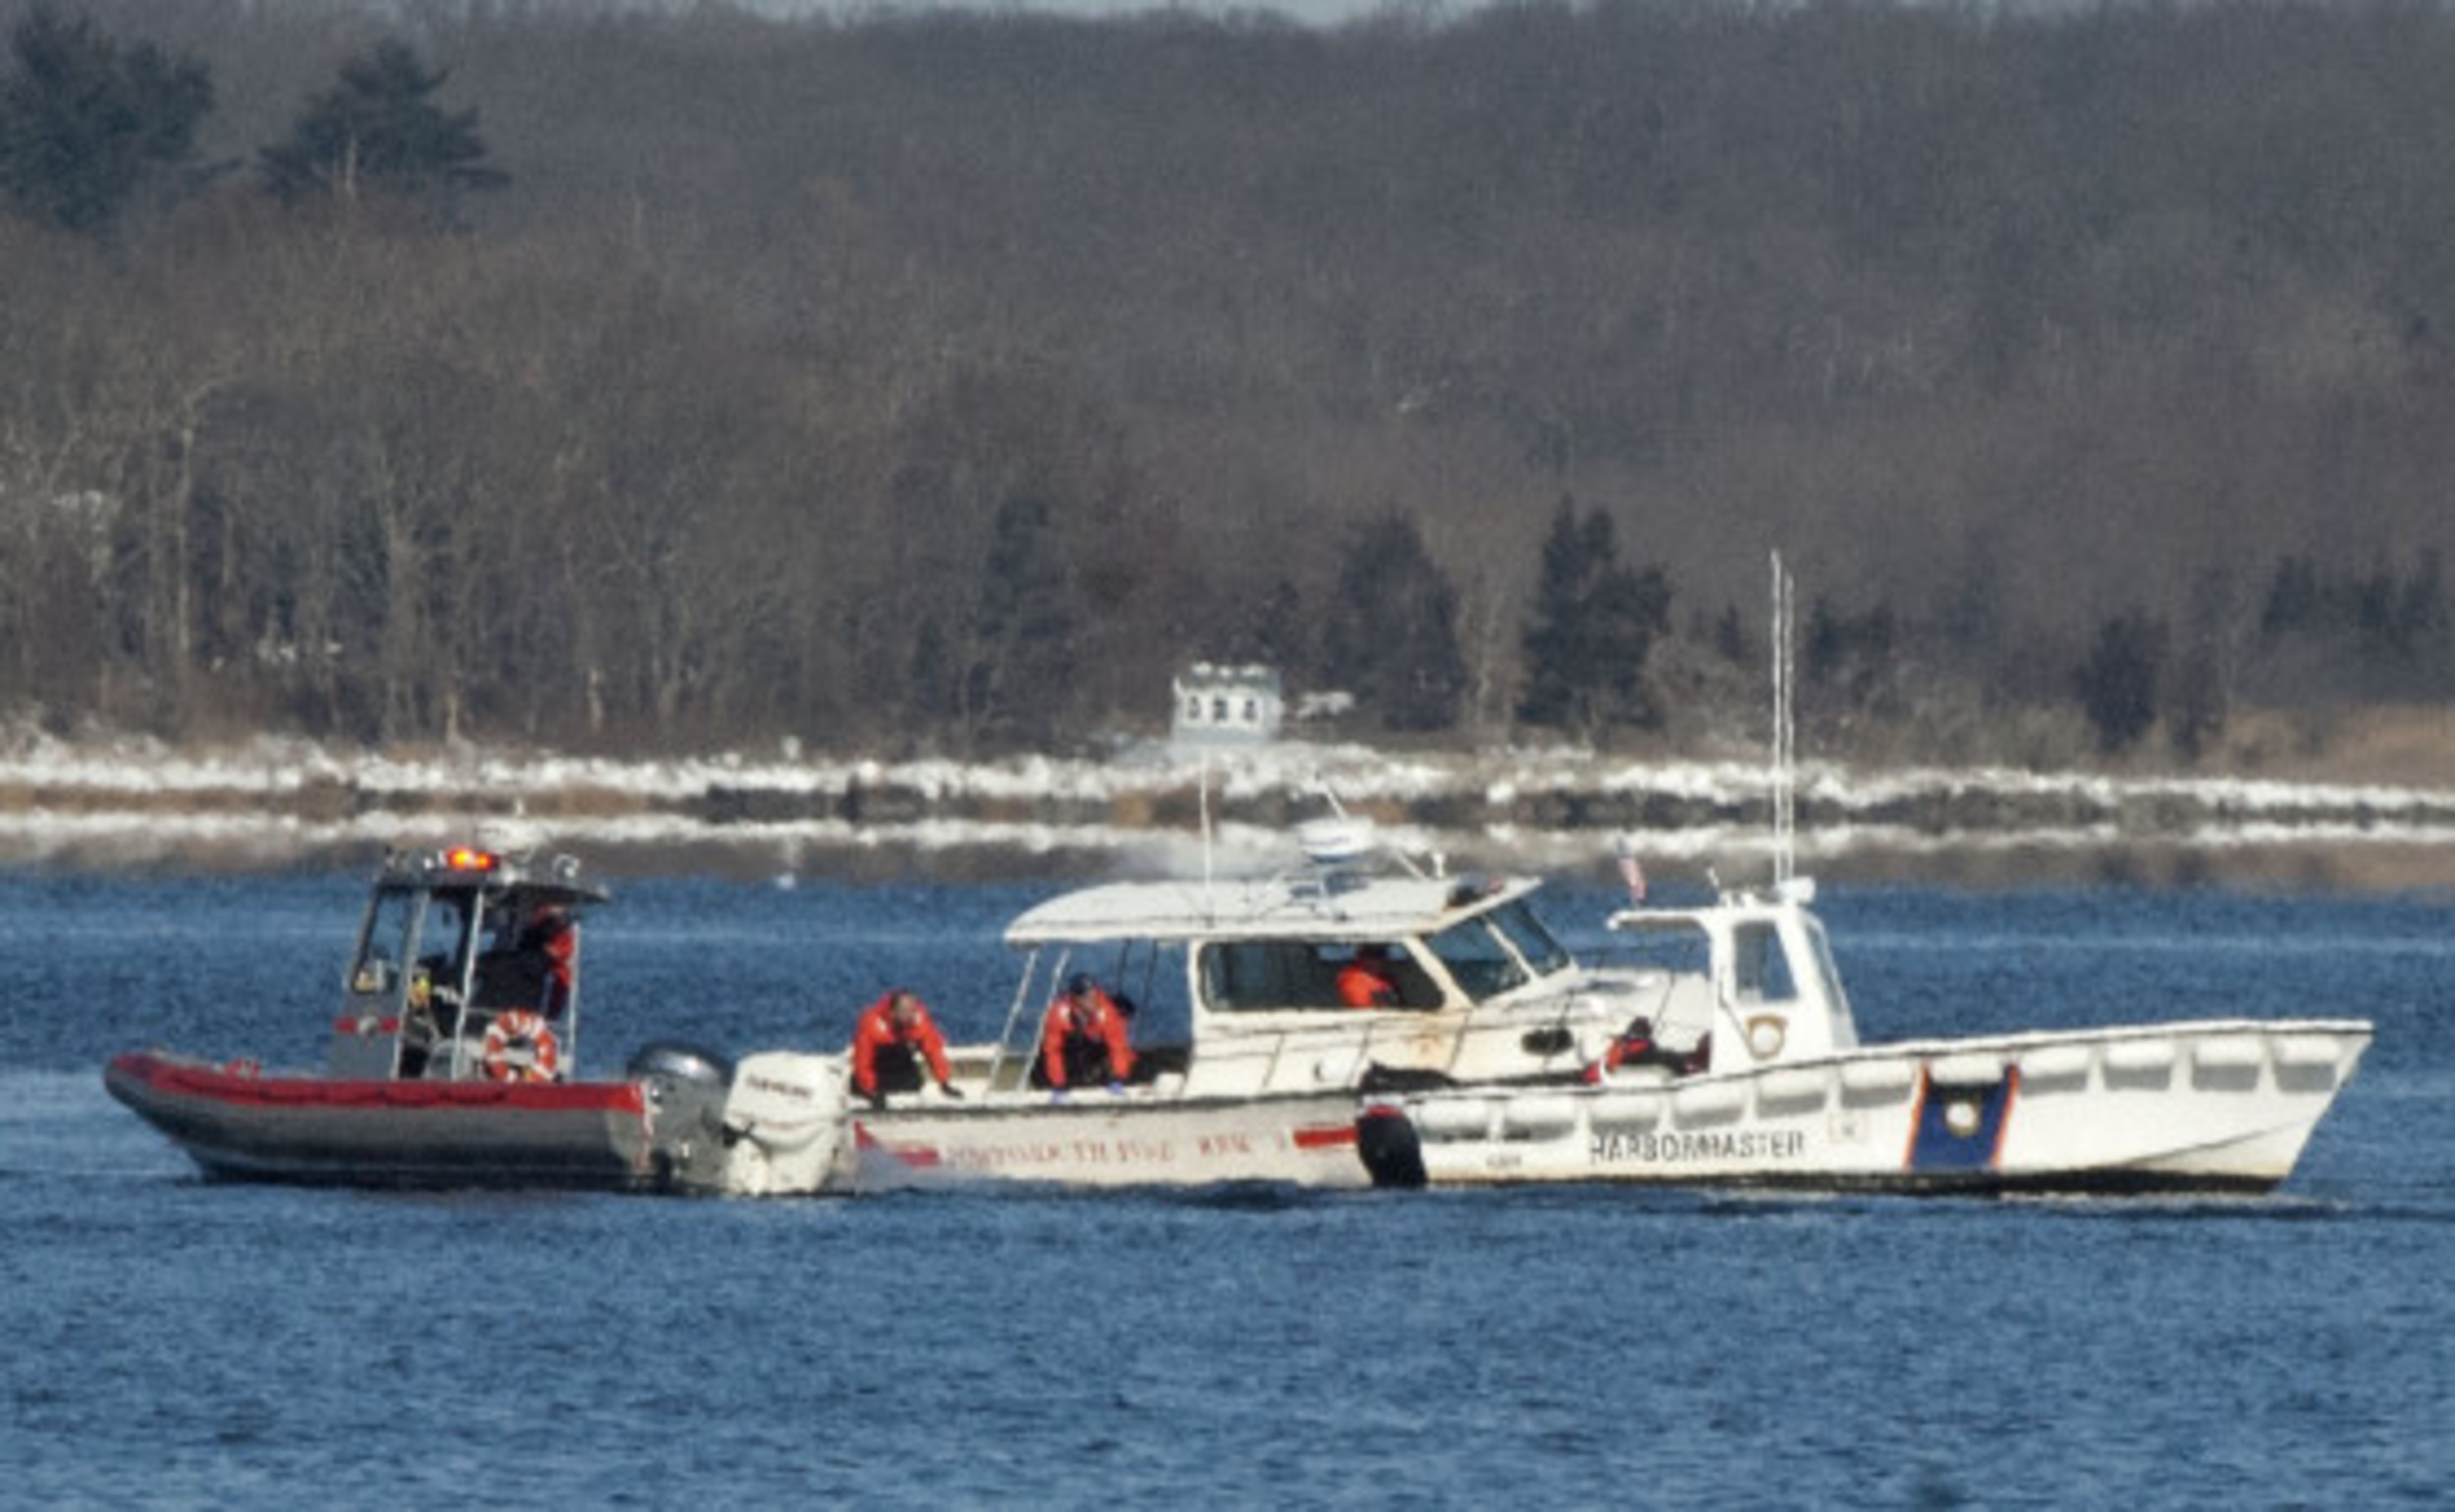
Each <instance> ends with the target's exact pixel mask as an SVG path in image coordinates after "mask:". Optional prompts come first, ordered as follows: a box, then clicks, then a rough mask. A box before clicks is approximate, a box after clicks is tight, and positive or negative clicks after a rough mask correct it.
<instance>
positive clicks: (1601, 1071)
mask: <svg viewBox="0 0 2455 1512" xmlns="http://www.w3.org/2000/svg"><path fill="white" fill-rule="evenodd" d="M1689 1058H1690V1057H1689V1056H1687V1055H1685V1054H1682V1053H1679V1052H1678V1051H1675V1050H1672V1049H1671V1048H1670V1047H1669V1046H1667V1045H1664V1044H1663V1043H1662V1042H1661V1041H1660V1040H1657V1039H1655V1038H1654V1020H1652V1019H1650V1018H1648V1017H1646V1016H1645V1015H1644V1014H1642V1013H1640V1014H1638V1015H1637V1016H1636V1017H1634V1018H1632V1019H1630V1020H1628V1027H1627V1028H1625V1029H1623V1030H1621V1031H1620V1032H1619V1038H1618V1039H1616V1040H1613V1041H1612V1042H1611V1043H1610V1047H1609V1049H1608V1050H1606V1051H1604V1052H1603V1058H1602V1059H1600V1060H1597V1061H1596V1062H1594V1064H1592V1065H1590V1066H1588V1067H1586V1080H1587V1081H1590V1082H1599V1081H1601V1080H1603V1079H1604V1078H1605V1077H1607V1076H1609V1075H1610V1074H1611V1073H1612V1072H1613V1071H1616V1070H1618V1069H1619V1068H1620V1067H1621V1066H1624V1065H1659V1066H1667V1067H1669V1068H1670V1069H1671V1070H1672V1071H1673V1072H1684V1071H1686V1070H1689V1069H1691V1067H1689V1065H1688V1060H1689Z"/></svg>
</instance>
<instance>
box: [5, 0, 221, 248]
mask: <svg viewBox="0 0 2455 1512" xmlns="http://www.w3.org/2000/svg"><path fill="white" fill-rule="evenodd" d="M10 47H11V50H12V51H13V52H14V53H15V55H16V58H17V71H16V73H15V74H14V75H12V76H11V77H10V78H9V79H8V80H7V81H6V82H5V83H0V189H5V191H6V192H7V194H8V197H9V200H10V202H11V203H12V204H13V205H15V206H16V207H17V210H18V212H19V213H20V214H22V215H24V216H26V217H27V218H28V219H31V220H35V221H40V222H44V223H46V224H49V225H52V226H56V227H59V228H60V229H62V230H65V231H72V232H78V233H81V234H85V235H94V234H100V233H104V232H108V231H110V230H111V229H112V228H113V227H114V226H115V225H116V224H117V223H118V221H119V217H120V213H121V211H122V210H123V209H125V208H126V206H127V204H128V202H129V200H130V198H131V197H133V196H134V195H135V194H136V190H137V189H138V188H139V187H141V186H142V185H143V183H144V182H145V180H146V178H147V176H148V175H149V174H152V173H154V172H156V171H157V170H164V169H172V168H176V167H179V166H180V165H182V164H185V163H187V162H188V161H189V160H190V158H191V153H192V151H193V148H194V142H195V133H196V123H197V122H199V121H201V120H203V119H204V116H205V113H206V112H207V111H209V110H211V109H212V108H213V81H212V76H211V75H210V74H209V73H208V72H207V71H206V69H205V67H204V65H203V64H201V63H198V62H196V61H195V60H193V59H191V58H172V57H170V56H168V55H167V54H165V53H163V52H162V51H161V49H159V48H157V47H155V46H153V45H152V44H151V43H149V42H137V43H134V44H131V45H128V46H122V45H121V44H120V43H118V42H115V41H113V40H111V38H109V37H107V36H105V35H103V34H102V33H101V32H100V31H98V30H96V29H95V27H94V25H93V23H92V22H91V21H89V20H87V19H85V18H83V17H80V18H78V19H77V20H75V21H70V22H64V21H62V20H60V19H59V17H57V16H56V15H54V14H53V13H52V12H51V10H50V9H49V8H48V7H41V8H37V9H36V10H34V11H33V12H32V13H31V14H30V15H28V16H27V18H26V20H25V21H24V22H22V23H20V24H19V26H18V27H17V30H16V31H15V32H13V33H12V34H11V36H10Z"/></svg>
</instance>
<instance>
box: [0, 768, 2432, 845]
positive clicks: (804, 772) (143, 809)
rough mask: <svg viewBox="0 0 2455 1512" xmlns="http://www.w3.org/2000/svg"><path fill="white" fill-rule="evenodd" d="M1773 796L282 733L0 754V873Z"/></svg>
mask: <svg viewBox="0 0 2455 1512" xmlns="http://www.w3.org/2000/svg"><path fill="white" fill-rule="evenodd" d="M1771 790H1772V786H1771V782H1770V779H1769V776H1768V774H1767V773H1766V772H1765V770H1764V769H1763V768H1762V767H1761V766H1753V765H1750V764H1748V763H1745V762H1727V763H1712V762H1684V761H1667V762H1642V761H1613V760H1607V759H1603V758H1598V757H1596V756H1594V755H1592V754H1590V753H1583V752H1576V751H1506V752H1482V753H1475V754H1471V755H1425V754H1418V753H1406V754H1391V753H1388V752H1380V751H1372V750H1366V749H1362V748H1358V747H1351V746H1341V747H1310V746H1281V747H1271V748H1255V749H1244V750H1234V751H1219V752H1211V753H1207V754H1193V755H1188V754H1184V753H1176V752H1169V751H1164V750H1163V751H1149V750H1145V751H1136V752H1126V753H1120V754H1119V755H1118V756H1117V757H1115V758H1112V759H1109V760H1097V761H1094V760H1058V759H1053V758H1027V759H1019V760H1013V761H1007V762H998V763H951V762H942V761H934V760H915V761H906V762H883V761H861V760H853V761H832V760H820V759H803V758H801V757H800V756H799V755H798V753H796V752H791V751H788V752H786V753H784V754H783V755H781V756H779V757H777V758H775V759H769V760H750V759H746V758H742V757H738V756H723V757H716V758H710V759H703V760H687V761H656V762H637V763H623V762H612V761H605V760H594V759H590V760H582V759H574V758H567V757H561V756H554V755H547V754H521V753H504V752H477V751H468V750H461V751H448V752H440V753H431V754H412V755H400V754H385V755H378V756H359V757H350V758H343V757H336V756H334V755H332V754H330V753H327V752H324V751H321V750H319V749H314V748H309V747H302V746H296V745H286V744H282V745H270V744H268V745H263V746H255V747H248V748H246V749H243V750H239V751H234V752H228V753H219V754H211V755H205V756H197V755H192V754H181V753H172V752H168V751H164V750H160V749H155V748H150V747H141V746H140V747H136V748H133V749H132V748H127V747H115V748H112V749H110V750H108V751H72V750H68V749H65V748H52V749H42V750H36V751H31V752H27V751H21V752H19V753H17V754H16V755H15V756H13V757H5V758H0V862H9V863H13V864H26V863H28V862H32V863H40V862H44V861H46V860H60V859H66V860H67V861H68V862H69V863H70V864H83V863H85V862H87V861H99V862H100V863H101V864H108V863H109V861H110V860H111V858H113V857H120V858H133V859H136V860H138V861H142V860H144V859H145V858H147V857H154V858H176V857H180V856H193V855H196V854H199V853H204V852H234V851H235V852H241V853H255V854H261V855H265V856H274V857H277V856H282V855H289V856H294V857H295V856H298V855H302V854H309V853H313V852H318V851H322V850H327V849H334V850H342V851H351V850H362V849H363V848H364V847H366V846H368V845H370V844H380V843H388V842H390V841H391V840H393V839H395V838H398V837H404V836H410V835H438V834H467V833H475V832H484V833H487V834H491V835H495V836H497V837H502V840H503V842H506V843H510V842H518V841H535V842H550V843H556V844H569V845H590V846H598V847H664V848H666V849H668V850H670V849H673V848H677V847H680V848H704V849H712V850H719V851H721V850H724V849H727V848H743V849H746V850H749V851H751V852H754V853H756V854H758V855H759V856H760V858H761V859H760V860H759V861H758V862H757V863H756V864H761V865H764V864H767V861H766V859H765V858H766V857H767V856H768V855H769V854H771V853H778V852H781V853H783V854H785V855H786V856H787V857H788V858H790V857H791V856H795V855H800V854H803V853H806V852H809V851H811V850H829V849H845V848H854V849H863V850H870V851H896V850H906V851H924V852H927V851H937V852H947V851H957V850H966V849H978V848H1009V849H1021V850H1024V851H1029V852H1036V853H1042V854H1045V853H1048V852H1052V851H1066V850H1086V851H1095V852H1097V851H1116V850H1118V849H1130V848H1134V847H1137V846H1144V847H1148V846H1153V845H1158V846H1180V845H1182V844H1184V843H1186V842H1187V841H1188V840H1189V839H1191V838H1192V837H1198V836H1200V835H1201V834H1203V833H1204V830H1205V827H1206V825H1207V827H1208V828H1209V830H1210V832H1211V833H1212V835H1213V836H1214V837H1215V839H1216V838H1219V837H1226V839H1227V843H1229V844H1230V845H1236V844H1242V845H1246V846H1255V847H1260V846H1266V845H1267V844H1268V843H1270V841H1271V837H1277V836H1281V835H1283V833H1284V832H1285V831H1286V830H1287V829H1288V828H1289V827H1291V826H1292V825H1294V824H1296V823H1297V822H1299V821H1301V820H1302V819H1304V818H1307V817H1311V816H1312V815H1315V814H1319V813H1321V812H1323V810H1324V808H1325V807H1326V806H1327V804H1328V802H1329V801H1331V800H1332V799H1334V798H1335V800H1336V801H1337V803H1339V804H1340V805H1343V806H1344V807H1345V808H1347V809H1348V810H1349V811H1351V812H1354V813H1358V814H1362V815H1366V816H1369V817H1371V818H1373V819H1374V820H1376V821H1378V822H1379V823H1381V824H1383V825H1385V826H1388V827H1391V828H1392V829H1393V830H1395V831H1397V832H1400V833H1401V834H1403V835H1405V836H1407V837H1409V838H1410V841H1411V842H1412V843H1415V844H1419V845H1423V846H1427V847H1434V848H1442V849H1445V850H1446V851H1447V852H1448V853H1450V854H1453V855H1461V856H1467V855H1476V854H1479V853H1494V854H1500V855H1506V856H1511V857H1514V856H1520V855H1531V856H1534V857H1535V858H1537V859H1546V858H1549V857H1552V856H1555V855H1560V854H1574V855H1586V854H1592V853H1595V852H1596V851H1597V850H1598V849H1600V848H1602V847H1605V846H1607V845H1608V844H1609V841H1610V839H1611V838H1612V837H1617V836H1619V835H1623V834H1625V835H1630V836H1633V837H1636V838H1637V840H1638V842H1639V843H1640V844H1641V845H1642V846H1644V847H1645V848H1646V849H1647V850H1648V851H1650V852H1654V853H1659V854H1663V855H1665V856H1669V857H1675V858H1687V859H1692V860H1704V859H1708V858H1712V857H1715V856H1720V855H1727V854H1734V853H1751V852H1761V851H1762V850H1763V849H1764V847H1765V845H1766V844H1767V835H1766V831H1767V824H1768V815H1769V813H1770V808H1771V803H1770V794H1771ZM1795 791H1796V799H1797V829H1798V834H1799V836H1800V837H1801V848H1802V850H1803V852H1804V853H1807V854H1809V855H1812V856H1818V857H1824V858H1846V857H1854V856H1857V857H1874V856H1882V855H1886V854H1893V855H1897V854H1922V853H1923V854H1933V853H1936V852H1938V851H1951V850H1959V851H1975V852H1989V851H1993V852H2002V851H2007V850H2039V849H2046V850H2057V849H2059V850H2066V851H2086V850H2093V849H2107V848H2113V849H2126V850H2133V851H2138V850H2144V849H2145V850H2156V849H2166V850H2175V851H2205V852H2235V853H2238V852H2247V851H2261V852H2265V851H2270V850H2274V849H2276V848H2279V847H2283V848H2292V847H2296V846H2302V847H2309V846H2328V847H2345V846H2353V847H2368V848H2382V847H2383V848H2393V849H2414V848H2420V849H2426V850H2435V849H2436V848H2438V847H2441V846H2449V845H2455V791H2445V790H2438V789H2430V788H2416V787H2399V786H2389V785H2377V784H2344V783H2283V782H2259V781H2244V780H2239V779H2230V778H2188V779H2184V778H2165V777H2134V778H2124V777H2112V776H2105V775H2097V774H2040V773H2029V772H2019V771H2013V770H2008V769H1913V770H1904V771H1896V772H1882V773H1875V772H1860V771H1855V770H1852V769H1849V768H1845V767H1841V766H1836V765H1829V764H1818V765H1811V766H1807V767H1804V768H1802V769H1801V770H1800V772H1799V773H1798V774H1797V777H1796V783H1795Z"/></svg>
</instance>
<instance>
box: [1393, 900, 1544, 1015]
mask: <svg viewBox="0 0 2455 1512" xmlns="http://www.w3.org/2000/svg"><path fill="white" fill-rule="evenodd" d="M1427 943H1428V944H1430V945H1431V946H1432V950H1433V953H1434V954H1435V955H1438V956H1440V957H1441V963H1442V964H1443V965H1445V966H1446V967H1447V968H1448V970H1449V975H1450V976H1451V977H1453V978H1455V979H1456V981H1457V985H1458V986H1459V987H1461V988H1463V989H1464V990H1465V992H1466V995H1467V996H1468V997H1469V998H1472V999H1475V1000H1476V1001H1478V1002H1480V1001H1482V1000H1483V999H1487V998H1496V997H1499V996H1500V994H1502V993H1506V992H1513V991H1515V990H1516V989H1518V988H1520V987H1523V986H1525V985H1526V984H1527V983H1528V982H1530V981H1534V980H1536V979H1537V978H1539V977H1548V976H1550V975H1552V974H1553V973H1555V972H1557V971H1560V970H1563V969H1564V968H1566V967H1567V966H1568V964H1569V955H1568V951H1567V950H1566V949H1564V948H1562V947H1561V945H1560V943H1559V942H1558V941H1556V940H1555V939H1553V938H1552V933H1551V931H1549V930H1547V929H1545V928H1544V927H1543V921H1542V920H1540V919H1537V918H1536V917H1535V916H1534V910H1533V909H1531V908H1529V907H1527V906H1526V902H1525V899H1523V898H1518V899H1516V900H1514V901H1511V902H1508V903H1504V904H1502V905H1501V906H1500V907H1498V908H1495V909H1493V910H1492V911H1491V912H1489V913H1480V914H1477V915H1475V917H1473V918H1471V919H1464V920H1461V921H1459V922H1458V923H1455V924H1452V925H1450V926H1449V927H1448V928H1447V929H1445V930H1443V931H1442V932H1441V933H1439V934H1437V935H1435V936H1433V937H1432V939H1431V940H1430V941H1429V942H1427Z"/></svg>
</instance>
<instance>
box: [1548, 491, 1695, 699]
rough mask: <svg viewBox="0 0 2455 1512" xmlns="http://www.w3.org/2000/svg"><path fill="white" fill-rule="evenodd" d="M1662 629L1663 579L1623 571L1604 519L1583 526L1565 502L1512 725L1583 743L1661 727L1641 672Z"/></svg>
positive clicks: (1651, 572)
mask: <svg viewBox="0 0 2455 1512" xmlns="http://www.w3.org/2000/svg"><path fill="white" fill-rule="evenodd" d="M1669 623H1670V589H1669V587H1668V585H1667V584H1666V583H1665V582H1664V579H1663V574H1662V573H1661V571H1660V570H1658V569H1655V568H1651V567H1649V568H1648V569H1646V570H1645V571H1644V572H1641V573H1640V572H1636V571H1632V570H1630V569H1629V568H1627V567H1622V566H1621V565H1620V562H1619V542H1618V538H1617V536H1616V534H1615V532H1614V529H1613V527H1612V524H1611V518H1610V516H1609V515H1608V514H1605V513H1602V512H1601V511H1599V510H1598V511H1596V512H1594V513H1590V514H1588V515H1586V516H1585V518H1584V519H1583V520H1582V521H1580V520H1579V519H1578V517H1577V509H1576V505H1575V504H1574V502H1572V501H1570V500H1567V499H1562V500H1561V501H1560V506H1559V510H1558V511H1557V513H1555V514H1554V515H1553V517H1552V530H1551V533H1550V534H1549V535H1548V536H1547V537H1545V539H1544V543H1543V575H1542V579H1541V582H1540V583H1539V585H1538V586H1537V588H1536V590H1535V618H1534V621H1533V622H1532V623H1531V624H1530V625H1529V626H1528V627H1527V630H1526V637H1525V657H1526V688H1525V692H1524V695H1523V696H1522V697H1521V698H1520V699H1519V701H1518V706H1517V717H1518V718H1519V719H1520V720H1523V721H1524V722H1525V723H1527V724H1529V725H1535V726H1541V727H1544V728H1547V729H1565V730H1568V731H1570V732H1572V733H1574V734H1576V735H1578V736H1580V737H1581V738H1585V739H1595V738H1598V737H1600V736H1602V735H1603V734H1605V733H1606V732H1608V731H1609V729H1611V728H1612V727H1613V726H1635V727H1639V728H1651V727H1653V726H1656V725H1659V724H1660V723H1662V712H1661V710H1660V709H1659V708H1657V707H1656V705H1655V702H1654V697H1653V694H1652V692H1651V690H1650V689H1649V688H1648V687H1647V684H1646V677H1645V663H1646V658H1647V656H1648V655H1649V654H1651V652H1652V651H1653V647H1654V639H1655V637H1656V636H1657V635H1660V634H1662V633H1663V631H1664V629H1666V628H1667V627H1668V626H1669Z"/></svg>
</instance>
